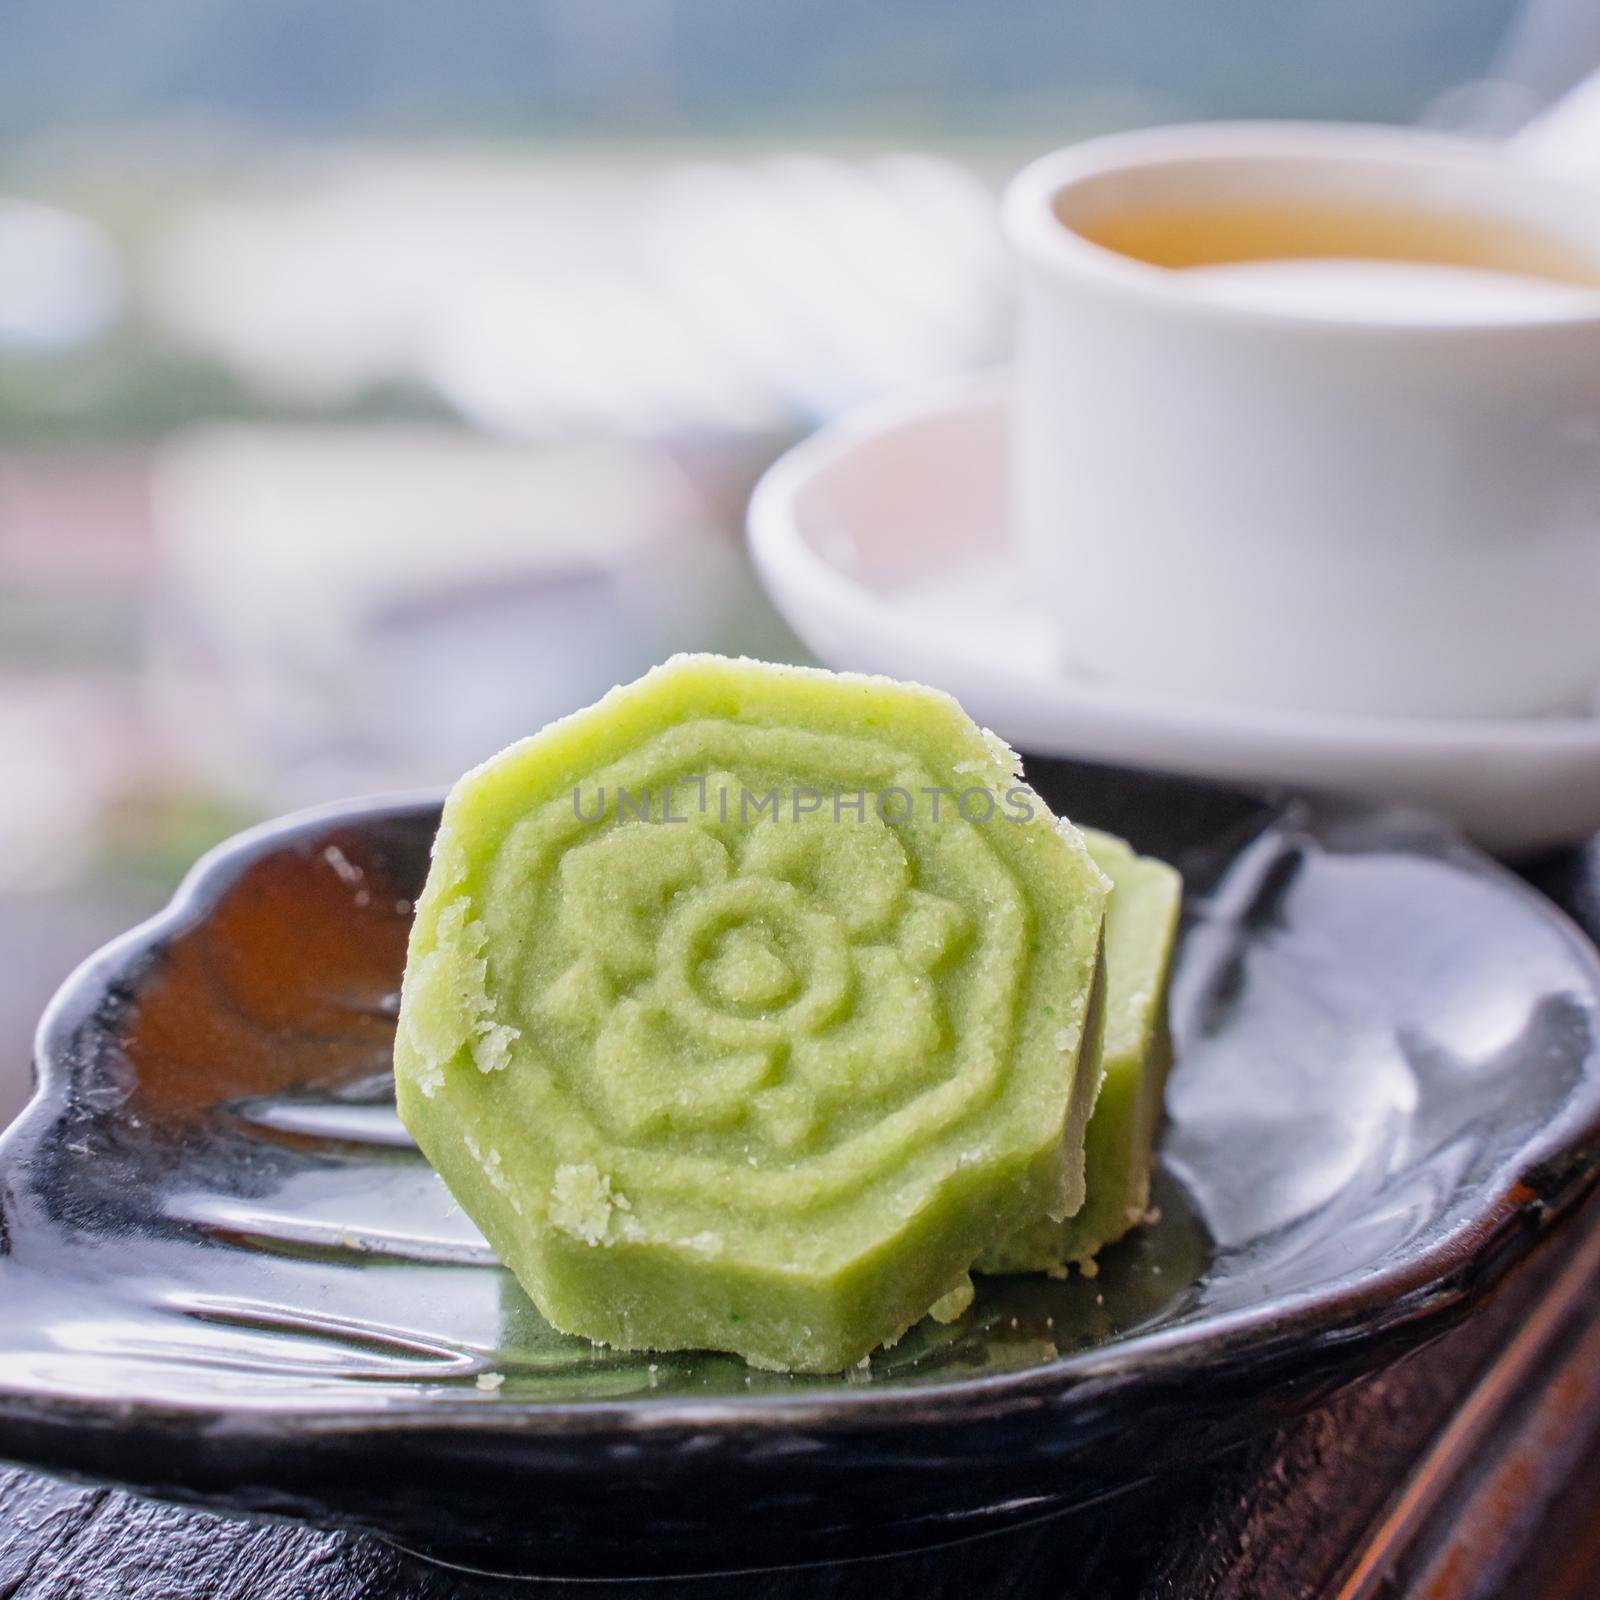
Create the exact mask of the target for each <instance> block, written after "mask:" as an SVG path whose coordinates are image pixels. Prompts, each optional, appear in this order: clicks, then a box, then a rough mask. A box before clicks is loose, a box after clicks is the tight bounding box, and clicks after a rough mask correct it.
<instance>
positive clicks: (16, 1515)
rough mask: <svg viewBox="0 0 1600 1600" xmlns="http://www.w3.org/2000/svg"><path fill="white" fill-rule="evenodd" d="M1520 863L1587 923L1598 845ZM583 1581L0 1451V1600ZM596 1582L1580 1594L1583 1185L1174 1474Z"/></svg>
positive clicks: (1595, 1206) (1583, 1535) (539, 1590)
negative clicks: (1487, 1286) (215, 1507)
mask: <svg viewBox="0 0 1600 1600" xmlns="http://www.w3.org/2000/svg"><path fill="white" fill-rule="evenodd" d="M1527 875H1528V876H1529V878H1530V879H1531V880H1532V881H1533V882H1534V883H1535V884H1536V885H1538V886H1539V887H1540V888H1542V889H1544V890H1545V891H1546V892H1547V893H1549V894H1550V895H1551V896H1552V898H1554V899H1555V900H1557V901H1558V903H1560V904H1562V905H1563V906H1564V907H1565V908H1566V909H1567V910H1568V911H1569V912H1570V913H1572V914H1573V915H1574V916H1575V917H1576V918H1577V919H1578V920H1579V921H1580V922H1581V923H1582V924H1583V925H1584V926H1585V927H1586V928H1587V929H1588V931H1589V932H1590V933H1591V935H1594V936H1596V937H1597V938H1600V841H1597V842H1596V843H1595V844H1593V845H1591V846H1590V847H1589V848H1588V849H1587V850H1586V851H1581V852H1572V853H1567V854H1563V855H1561V856H1559V857H1552V858H1549V859H1547V860H1544V861H1541V862H1539V863H1537V864H1535V865H1533V866H1531V867H1530V868H1529V869H1528V874H1527ZM0 1315H3V1308H0ZM774 1558H775V1559H781V1553H779V1552H774ZM595 1592H596V1591H595V1589H594V1588H593V1587H592V1586H587V1585H575V1584H544V1585H539V1586H537V1587H530V1586H528V1585H525V1584H516V1583H506V1582H499V1581H495V1580H489V1579H478V1578H473V1577H469V1576H466V1575H464V1574H458V1573H453V1572H446V1571H444V1570H442V1569H439V1568H437V1567H433V1566H431V1565H429V1564H428V1563H426V1562H422V1561H419V1560H416V1559H414V1558H412V1557H410V1556H407V1555H404V1554H402V1553H400V1552H399V1551H396V1550H394V1549H392V1548H390V1547H389V1546H386V1545H385V1544H383V1543H381V1542H380V1541H378V1540H376V1539H372V1538H368V1537H357V1536H352V1535H348V1534H343V1533H337V1532H326V1531H321V1530H315V1529H310V1528H305V1527H300V1526H295V1525H290V1524H274V1523H269V1522H262V1521H251V1520H246V1519H242V1518H224V1517H218V1516H213V1515H209V1514H204V1513H199V1512H194V1511H187V1510H182V1509H178V1508H175V1507H172V1506H166V1505H161V1504H158V1503H156V1502H154V1501H150V1500H144V1499H140V1498H138V1497H136V1496H132V1495H128V1494H124V1493H122V1492H120V1491H118V1490H114V1489H108V1488H105V1487H101V1486H89V1485H80V1484H68V1483H64V1482H62V1481H60V1480H57V1479H52V1478H47V1477H43V1476H40V1475H38V1474H34V1473H30V1472H27V1471H24V1470H22V1469H10V1470H7V1469H4V1468H0V1600H69V1597H70V1600H102V1597H103V1600H156V1597H160V1600H190V1597H193V1600H230V1597H246V1596H248V1597H250V1600H402V1597H403V1600H436V1597H444V1596H463V1597H484V1600H488V1597H495V1596H511V1595H528V1594H537V1595H539V1596H541V1597H546V1596H548V1597H552V1600H553V1597H556V1596H563V1597H564V1596H569V1595H570V1596H574V1597H576V1596H580V1595H584V1596H592V1595H593V1594H594V1593H595ZM601 1592H603V1593H606V1594H612V1595H638V1596H639V1597H640V1600H662V1597H663V1596H668V1595H670V1596H672V1597H673V1600H678V1597H684V1600H694V1597H700V1596H707V1597H709V1596H716V1597H719V1600H745V1597H756V1596H759V1597H761V1600H799V1597H807V1600H811V1597H828V1600H834V1597H837V1600H865V1597H870V1600H901V1597H904V1600H913V1597H915V1600H946V1597H950V1600H954V1597H960V1600H1013V1597H1014V1600H1024V1597H1026V1600H1032V1597H1036V1596H1037V1597H1046V1596H1048V1597H1050V1600H1076V1597H1079V1596H1082V1597H1084V1600H1089V1597H1093V1600H1119V1597H1125V1596H1126V1597H1140V1600H1157V1597H1160V1600H1187V1597H1191V1596H1207V1597H1212V1596H1217V1597H1238V1600H1279V1597H1284V1600H1287V1597H1291V1596H1293V1597H1310V1596H1323V1595H1327V1596H1338V1597H1339V1600H1370V1597H1378V1596H1382V1597H1385V1600H1387V1597H1391V1596H1416V1597H1427V1600H1469V1597H1470V1600H1490V1597H1500V1596H1515V1597H1516V1600H1569V1597H1570V1600H1580V1597H1581V1600H1593V1597H1594V1596H1596V1595H1600V1196H1597V1197H1596V1198H1595V1199H1594V1200H1592V1201H1591V1202H1590V1203H1589V1204H1588V1205H1587V1206H1586V1207H1585V1208H1584V1210H1583V1211H1582V1212H1581V1213H1580V1214H1579V1215H1577V1216H1575V1217H1574V1218H1572V1219H1571V1220H1570V1221H1569V1222H1568V1223H1567V1224H1566V1225H1565V1226H1564V1227H1563V1228H1561V1229H1560V1230H1559V1231H1558V1232H1557V1233H1556V1235H1555V1236H1554V1237H1553V1238H1552V1239H1551V1240H1549V1241H1548V1242H1547V1243H1546V1244H1545V1245H1544V1246H1543V1247H1542V1249H1541V1250H1540V1251H1539V1253H1538V1254H1536V1255H1535V1256H1534V1257H1533V1259H1532V1260H1530V1261H1529V1262H1528V1263H1526V1264H1525V1265H1524V1266H1523V1267H1522V1268H1520V1269H1519V1270H1518V1271H1517V1272H1516V1273H1515V1274H1513V1276H1512V1277H1511V1279H1510V1280H1509V1281H1508V1282H1507V1283H1506V1284H1505V1285H1504V1286H1503V1287H1502V1288H1501V1290H1500V1291H1499V1293H1498V1294H1497V1295H1496V1296H1495V1297H1494V1298H1493V1299H1492V1300H1491V1301H1490V1302H1489V1304H1487V1305H1486V1306H1484V1307H1483V1308H1481V1309H1480V1310H1479V1311H1478V1312H1477V1313H1476V1314H1475V1315H1474V1316H1473V1317H1472V1318H1470V1319H1469V1320H1468V1322H1467V1323H1465V1324H1464V1325H1463V1326H1461V1327H1459V1328H1458V1329H1456V1330H1455V1331H1454V1332H1452V1333H1451V1334H1449V1335H1447V1336H1446V1337H1444V1338H1442V1339H1440V1340H1438V1341H1437V1342H1435V1343H1434V1344H1433V1345H1431V1346H1430V1347H1428V1348H1426V1349H1424V1350H1422V1351H1419V1352H1417V1353H1416V1354H1414V1355H1412V1356H1410V1357H1408V1358H1407V1359H1406V1360H1405V1361H1403V1362H1401V1363H1400V1364H1399V1365H1397V1366H1395V1367H1393V1368H1391V1369H1390V1370H1389V1371H1387V1372H1386V1373H1383V1374H1380V1375H1379V1376H1377V1377H1374V1378H1371V1379H1368V1380H1366V1381H1364V1382H1362V1383H1359V1384H1357V1385H1355V1386H1353V1387H1352V1388H1350V1389H1348V1390H1346V1391H1345V1392H1344V1393H1343V1394H1341V1395H1340V1396H1338V1397H1337V1398H1336V1399H1335V1400H1334V1401H1333V1402H1332V1403H1331V1404H1329V1405H1327V1406H1325V1407H1324V1408H1323V1409H1321V1410H1319V1411H1316V1412H1313V1413H1312V1414H1311V1415H1309V1416H1307V1417H1305V1418H1303V1419H1301V1420H1300V1421H1298V1422H1296V1423H1294V1424H1293V1425H1291V1426H1289V1427H1286V1428H1284V1429H1283V1430H1281V1431H1280V1432H1278V1433H1277V1434H1275V1435H1272V1436H1270V1437H1268V1438H1265V1439H1263V1440H1261V1441H1260V1442H1259V1443H1257V1444H1255V1445H1253V1446H1251V1447H1249V1448H1248V1449H1246V1450H1242V1451H1239V1452H1236V1453H1235V1454H1234V1455H1233V1456H1232V1457H1230V1458H1228V1459H1226V1460H1224V1461H1221V1462H1219V1463H1216V1464H1215V1465H1214V1466H1212V1467H1211V1468H1209V1469H1207V1470H1204V1471H1202V1472H1198V1473H1196V1474H1193V1475H1192V1476H1189V1477H1186V1478H1181V1479H1168V1480H1165V1481H1163V1482H1161V1483H1159V1484H1157V1485H1154V1486H1152V1487H1150V1488H1148V1489H1145V1490H1141V1491H1139V1492H1138V1493H1136V1494H1130V1495H1125V1496H1123V1497H1122V1498H1120V1499H1118V1500H1116V1501H1114V1502H1111V1503H1109V1504H1107V1505H1105V1506H1102V1507H1099V1508H1097V1509H1094V1510H1090V1511H1086V1512H1081V1513H1078V1514H1076V1515H1073V1516H1070V1517H1063V1518H1059V1519H1056V1520H1054V1521H1051V1522H1047V1523H1044V1524H1041V1525H1039V1526H1037V1527H1034V1528H1031V1529H1028V1530H1025V1531H1022V1532H1019V1533H1011V1534H1006V1535H1001V1536H997V1537H995V1538H992V1539H986V1540H980V1541H976V1542H974V1543H970V1544H966V1545H963V1546H959V1547H953V1548H949V1549H945V1550H940V1551H932V1552H928V1553H926V1554H923V1555H919V1556H913V1557H903V1558H897V1559H894V1560H886V1561H875V1562H866V1563H860V1564H857V1565H854V1566H848V1567H835V1568H828V1569H821V1570H813V1571H807V1572H791V1573H775V1574H774V1573H768V1574H762V1575H759V1576H750V1577H743V1578H723V1579H706V1580H697V1581H693V1582H690V1581H675V1582H672V1583H667V1584H661V1583H656V1584H635V1583H629V1584H618V1585H615V1586H611V1587H609V1588H607V1589H605V1590H603V1591H601Z"/></svg>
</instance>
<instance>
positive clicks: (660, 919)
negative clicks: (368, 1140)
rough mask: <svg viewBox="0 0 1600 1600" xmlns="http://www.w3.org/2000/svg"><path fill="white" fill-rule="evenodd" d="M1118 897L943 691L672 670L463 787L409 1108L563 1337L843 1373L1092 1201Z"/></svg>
mask: <svg viewBox="0 0 1600 1600" xmlns="http://www.w3.org/2000/svg"><path fill="white" fill-rule="evenodd" d="M1106 896H1107V883H1106V879H1105V877H1104V875H1103V873H1102V871H1101V869H1100V868H1099V867H1098V866H1097V865H1096V864H1095V861H1094V859H1093V858H1092V857H1091V855H1090V853H1089V851H1088V848H1087V846H1086V845H1085V842H1084V839H1083V837H1082V835H1081V834H1080V833H1079V832H1078V831H1077V830H1076V829H1075V828H1073V827H1072V826H1071V825H1070V824H1068V823H1065V822H1058V821H1057V820H1056V819H1055V818H1053V817H1052V816H1051V815H1050V814H1049V812H1048V810H1047V809H1046V807H1045V806H1044V804H1043V802H1042V801H1040V800H1039V798H1038V797H1037V796H1036V795H1035V794H1034V793H1033V792H1032V791H1031V790H1030V789H1029V788H1028V787H1027V786H1026V785H1025V784H1024V783H1023V782H1022V779H1021V777H1020V773H1019V768H1018V765H1017V762H1016V758H1015V756H1014V755H1013V754H1012V753H1011V751H1009V750H1008V749H1006V747H1005V746H1004V745H1003V744H1001V743H1000V742H999V741H998V740H996V739H995V738H993V736H992V735H988V734H986V733H984V732H983V731H982V730H980V729H979V728H978V727H977V726H976V725H975V724H974V723H973V722H972V721H971V720H970V719H969V718H968V717H967V716H966V715H965V713H964V712H963V711H962V710H961V708H960V707H959V706H958V705H957V704H956V703H955V701H954V700H952V699H950V698H949V697H948V696H946V695H943V694H940V693H937V692H935V691H933V690H929V689H924V688H921V687H918V686H915V685H910V684H902V683H895V682H892V681H890V680H888V679H882V678H870V677H861V676H856V675H852V674H835V673H830V672H822V671H817V670H812V669H803V668H795V667H779V666H770V665H766V664H763V663H759V662H753V661H734V660H727V659H723V658H720V657H715V656H679V657H675V658H674V659H673V660H671V661H669V662H668V663H666V664H665V665H664V666H662V667H659V668H657V669H656V670H654V671H653V672H651V673H649V674H647V675H646V676H645V677H644V678H642V679H640V680H639V681H638V682H636V683H633V684H629V685H626V686H624V687H621V688H618V689H615V690H613V691H612V692H611V693H610V694H608V695H606V696H605V698H604V699H602V700H601V701H600V702H599V703H598V704H597V705H594V706H592V707H590V708H589V709H587V710H585V711H580V712H578V713H576V714H575V715H573V716H570V717H567V718H564V719H563V720H561V721H559V722H556V723H554V724H552V725H551V726H549V727H547V728H545V729H544V730H543V731H542V732H541V733H539V734H536V735H535V736H533V737H532V738H529V739H526V740H524V741H522V742H521V743H519V744H516V745H513V746H512V747H511V748H510V749H508V750H506V751H504V752H502V753H501V754H500V755H498V756H496V757H494V758H493V759H492V760H490V761H488V762H486V763H485V764H484V765H483V766H481V767H478V768H477V769H475V770H474V771H472V772H470V773H468V774H467V775H466V776H465V777H464V778H462V779H461V781H460V782H459V783H458V784H457V785H456V786H455V788H454V789H453V790H452V791H451V794H450V796H449V798H448V799H447V801H446V803H445V808H444V815H443V819H442V821H441V824H440V828H439V833H438V836H437V838H436V840H435V843H434V852H433V860H432V865H431V869H430V872H429V875H428V881H427V885H426V887H425V889H424V891H423V894H422V896H421V899H420V900H419V902H418V906H417V913H416V921H415V925H414V927H413V929H412V935H411V944H410V950H409V955H408V960H407V966H406V976H405V986H404V993H403V998H402V1003H401V1011H400V1022H399V1028H398V1033H397V1038H396V1045H395V1080H396V1092H397V1097H398V1103H399V1109H400V1115H401V1117H402V1118H403V1119H404V1122H405V1124H406V1127H407V1128H408V1129H409V1130H410V1131H411V1133H412V1135H413V1137H415V1139H416V1141H417V1143H418V1144H419V1145H420V1146H421V1148H422V1150H423V1152H424V1153H425V1154H426V1156H427V1157H428V1159H429V1160H430V1161H431V1162H432V1163H433V1165H434V1167H435V1168H436V1169H437V1170H438V1171H439V1173H440V1174H441V1176H442V1177H443V1179H444V1181H445V1182H446V1184H447V1185H448V1186H449V1188H450V1190H451V1192H452V1193H453V1194H454V1195H455V1197H456V1198H457V1200H458V1201H459V1202H460V1204H461V1206H462V1208H463V1209H464V1210H465V1211H466V1212H467V1214H468V1215H469V1216H470V1217H471V1218H472V1219H473V1221H474V1222H475V1223H476V1224H477V1225H478V1227H479V1228H480V1229H481V1230H482V1232H483V1234H484V1236H485V1237H486V1238H487V1239H488V1241H489V1243H490V1244H491V1245H492V1246H493V1248H494V1249H495V1251H496V1252H497V1253H498V1255H499V1256H500V1259H501V1260H502V1261H503V1262H504V1263H505V1265H506V1266H507V1267H509V1268H510V1269H511V1271H512V1272H514V1273H515V1274H516V1276H517V1278H518V1279H519V1280H520V1282H521V1283H522V1285H523V1287H524V1288H525V1289H526V1290H527V1293H528V1295H529V1296H530V1298H531V1299H532V1300H533V1302H534V1303H535V1305H536V1306H537V1307H538V1309H539V1311H540V1312H541V1313H542V1314H543V1315H544V1317H545V1318H546V1319H547V1320H548V1321H550V1322H551V1323H552V1324H554V1326H556V1327H557V1328H559V1329H562V1330H564V1331H566V1332H568V1333H573V1334H580V1335H584V1336H586V1337H588V1338H590V1339H592V1340H595V1341H596V1342H600V1343H605V1344H609V1345H615V1346H618V1347H622V1348H627V1349H654V1350H674V1349H709V1350H723V1351H732V1352H736V1353H737V1354H739V1355H740V1356H743V1357H744V1358H745V1359H746V1360H747V1361H749V1362H751V1363H753V1364H755V1365H759V1366H764V1367H771V1368H779V1369H785V1370H796V1371H822V1372H830V1371H839V1370H842V1369H843V1368H845V1367H847V1366H850V1365H852V1364H854V1363H857V1362H859V1361H861V1360H862V1359H864V1358H865V1357H866V1356H868V1355H869V1353H870V1352H871V1351H872V1350H873V1349H874V1348H876V1347H877V1346H879V1345H880V1344H883V1343H886V1342H891V1341H893V1340H894V1339H896V1338H898V1337H899V1335H900V1334H901V1333H902V1332H903V1331H904V1330H905V1329H906V1328H907V1327H909V1326H910V1325H911V1324H912V1323H914V1322H916V1321H918V1320H919V1319H920V1318H921V1317H923V1316H924V1315H926V1314H928V1313H929V1311H930V1310H932V1309H933V1308H934V1307H935V1305H936V1304H937V1306H938V1308H939V1311H940V1313H941V1314H942V1315H951V1314H955V1313H957V1312H959V1309H960V1307H961V1306H962V1304H964V1303H965V1300H966V1298H967V1295H968V1294H969V1293H970V1290H969V1286H968V1281H967V1273H968V1269H969V1268H970V1267H971V1266H972V1264H973V1262H974V1261H975V1260H977V1258H978V1257H979V1256H980V1255H981V1254H982V1253H983V1252H985V1251H987V1250H990V1249H992V1248H994V1247H996V1246H998V1245H999V1244H1000V1242H1001V1241H1002V1240H1005V1239H1007V1238H1010V1237H1012V1236H1013V1235H1015V1234H1017V1233H1018V1232H1019V1230H1021V1229H1022V1228H1023V1227H1024V1226H1026V1225H1028V1224H1030V1223H1033V1222H1035V1221H1037V1220H1038V1219H1040V1218H1045V1217H1048V1218H1055V1219H1061V1218H1065V1217H1068V1216H1070V1215H1071V1214H1072V1213H1074V1212H1075V1211H1076V1210H1077V1209H1078V1208H1079V1206H1080V1205H1081V1203H1082V1200H1083V1138H1084V1125H1085V1123H1086V1121H1087V1119H1088V1115H1089V1110H1090V1107H1091V1104H1092V1102H1093V1097H1094V1094H1095V1092H1096V1089H1097V1087H1098V1080H1099V1062H1098V1049H1099V1035H1100V1025H1101V1016H1102V1006H1101V989H1102V973H1103V960H1102V955H1101V935H1102V924H1103V919H1104V911H1105V903H1106Z"/></svg>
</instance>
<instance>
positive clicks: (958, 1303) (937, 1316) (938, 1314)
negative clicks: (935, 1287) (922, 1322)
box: [928, 1276, 973, 1322]
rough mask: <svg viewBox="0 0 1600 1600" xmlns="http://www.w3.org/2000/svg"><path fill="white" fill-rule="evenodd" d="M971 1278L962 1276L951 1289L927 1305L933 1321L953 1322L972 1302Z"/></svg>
mask: <svg viewBox="0 0 1600 1600" xmlns="http://www.w3.org/2000/svg"><path fill="white" fill-rule="evenodd" d="M972 1296H973V1288H972V1279H971V1278H969V1277H965V1276H963V1278H962V1279H961V1282H960V1283H958V1284H957V1285H956V1286H955V1287H954V1288H953V1289H947V1290H945V1292H944V1293H943V1294H942V1295H940V1296H939V1298H938V1299H937V1300H935V1301H934V1302H933V1304H932V1305H931V1306H929V1307H928V1315H929V1316H930V1317H932V1318H933V1320H934V1321H935V1322H954V1321H955V1320H956V1319H957V1318H958V1317H959V1316H960V1315H961V1313H962V1312H963V1311H965V1310H966V1309H967V1307H968V1306H970V1305H971V1304H972Z"/></svg>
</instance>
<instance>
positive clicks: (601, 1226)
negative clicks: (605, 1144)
mask: <svg viewBox="0 0 1600 1600" xmlns="http://www.w3.org/2000/svg"><path fill="white" fill-rule="evenodd" d="M619 1209H620V1210H626V1209H627V1200H626V1198H625V1197H624V1196H622V1195H617V1194H613V1193H612V1192H611V1178H610V1176H609V1175H608V1174H606V1173H604V1172H601V1171H600V1169H599V1168H598V1167H596V1166H595V1165H594V1164H593V1163H592V1162H588V1161H585V1162H581V1163H579V1164H577V1165H568V1166H562V1167H557V1168H556V1175H555V1181H554V1182H553V1183H552V1184H551V1186H550V1222H551V1225H552V1226H553V1227H556V1228H559V1229H560V1230H561V1231H562V1232H563V1233H568V1234H571V1235H572V1237H573V1238H574V1239H581V1240H583V1242H584V1243H585V1244H587V1245H597V1244H599V1243H600V1242H601V1240H602V1239H604V1238H605V1236H606V1229H607V1228H608V1227H609V1226H610V1224H611V1213H612V1212H613V1211H614V1210H619Z"/></svg>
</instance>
